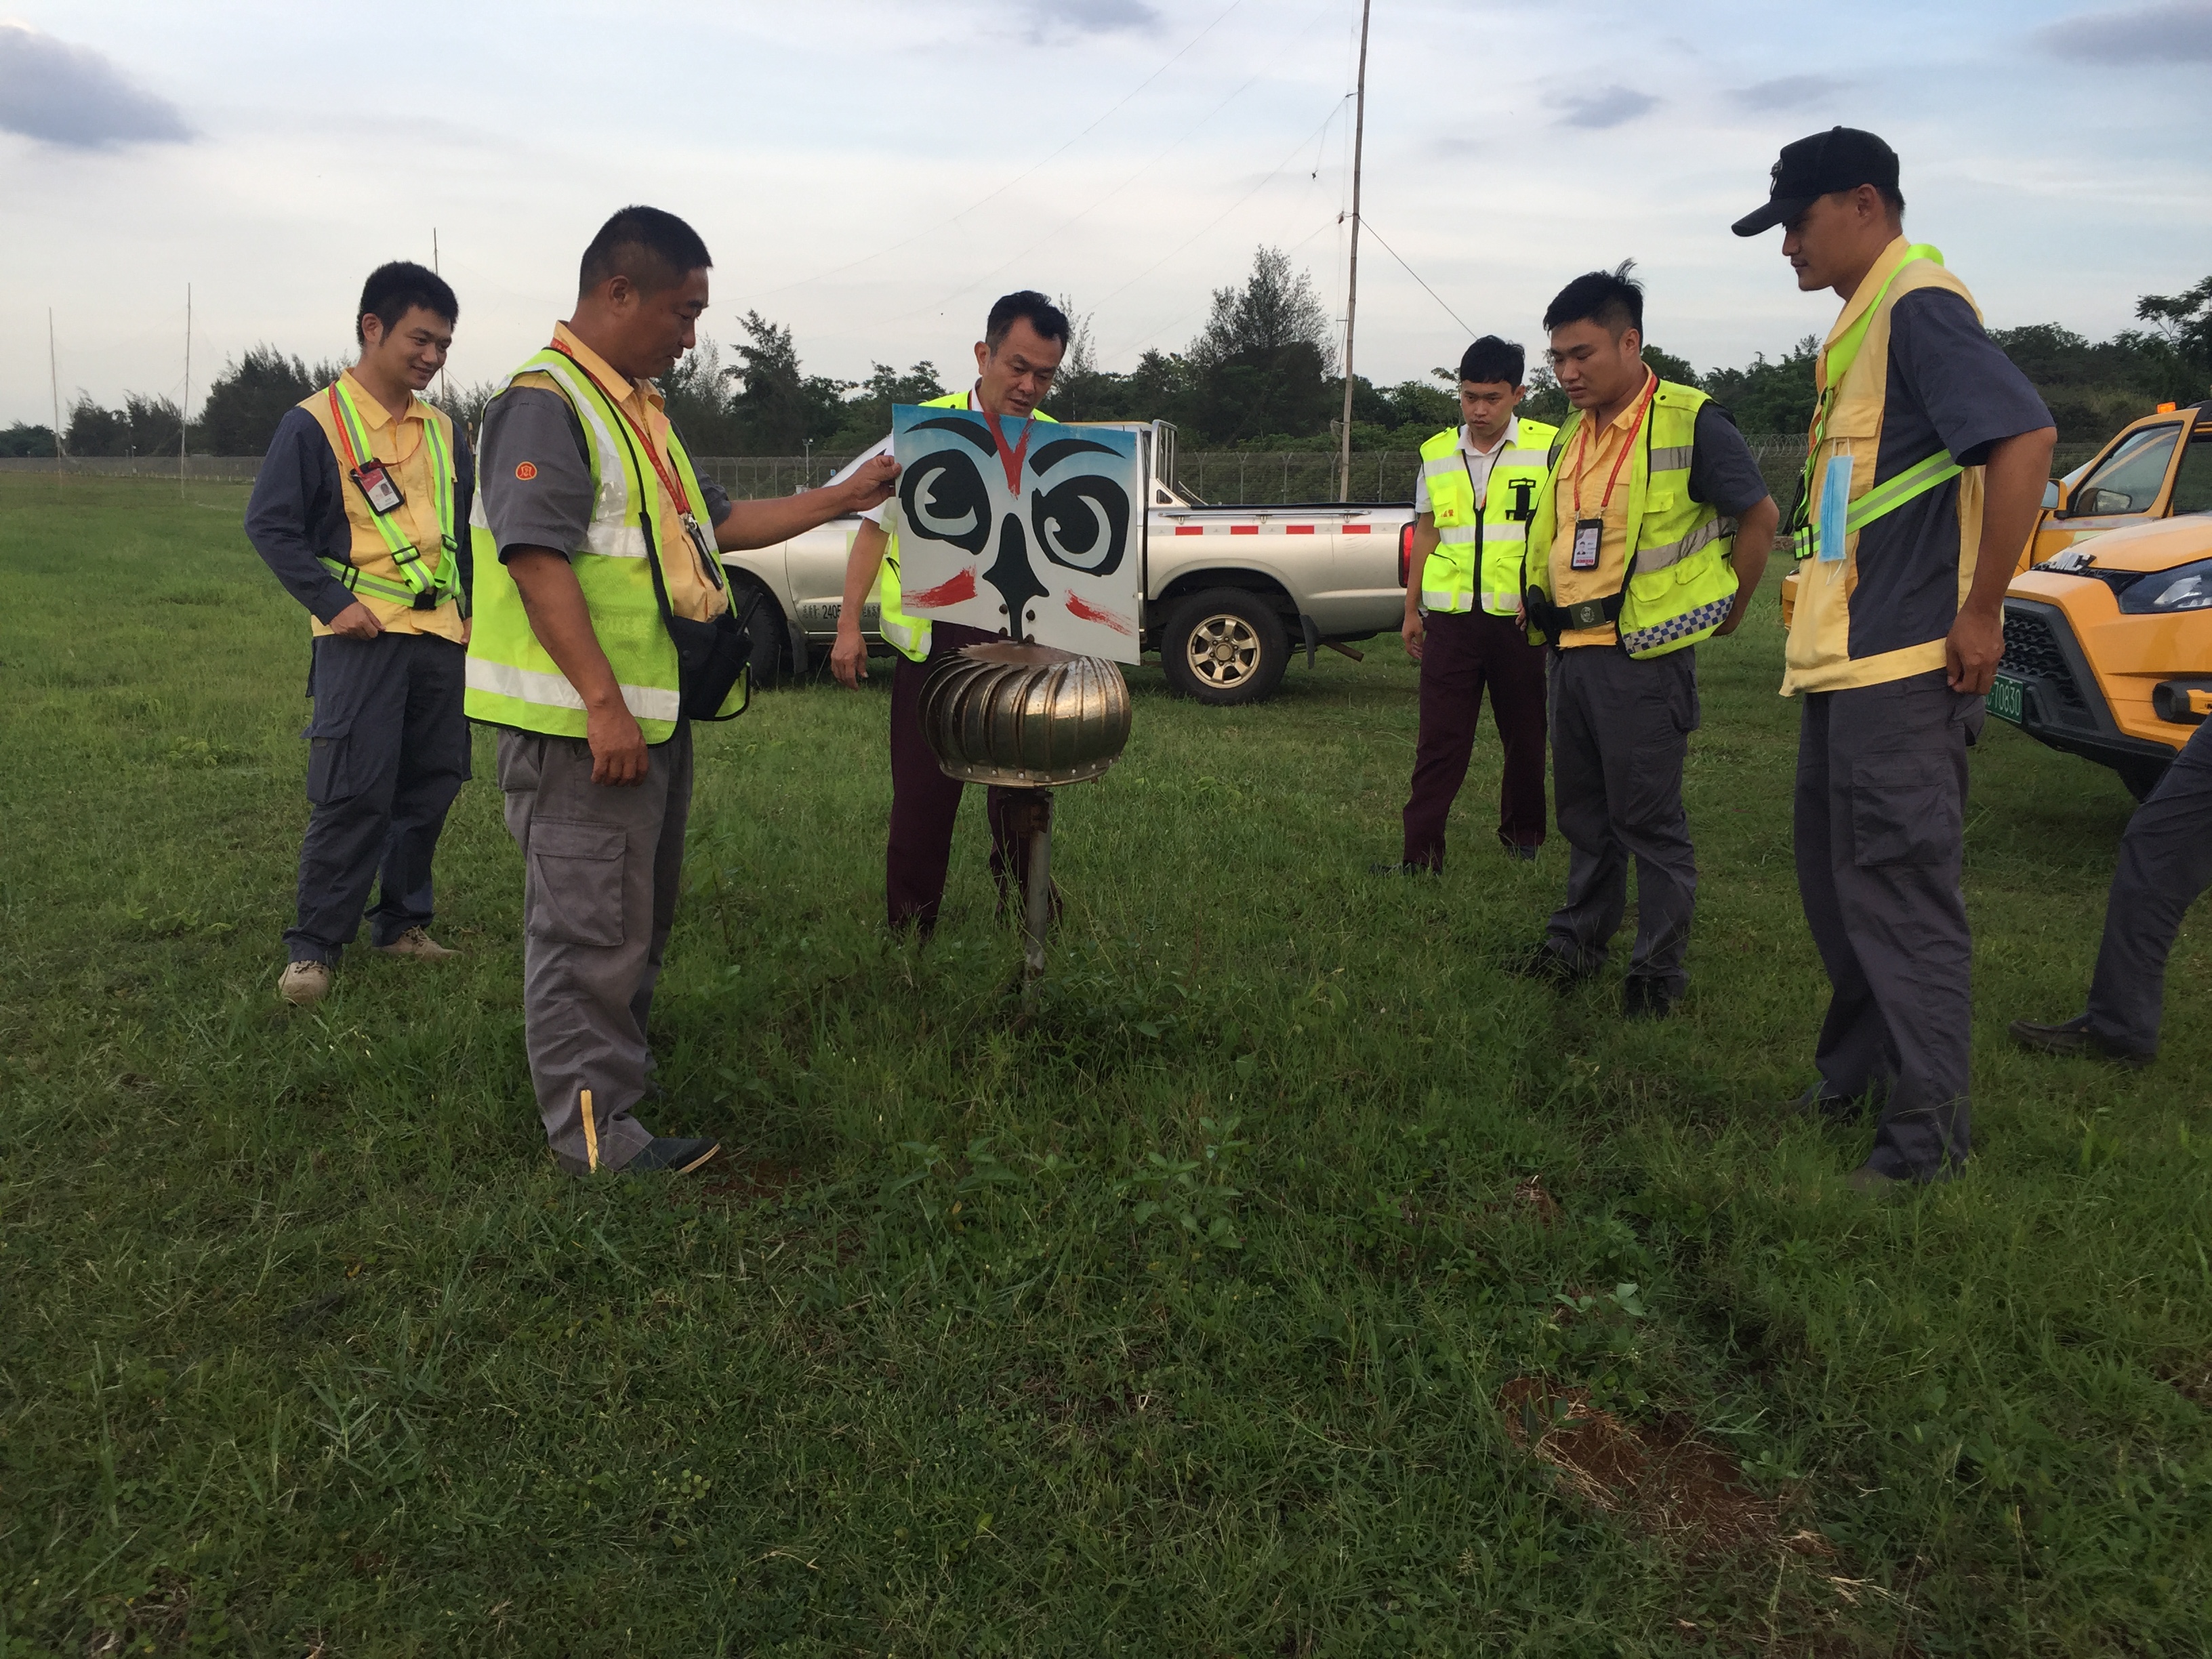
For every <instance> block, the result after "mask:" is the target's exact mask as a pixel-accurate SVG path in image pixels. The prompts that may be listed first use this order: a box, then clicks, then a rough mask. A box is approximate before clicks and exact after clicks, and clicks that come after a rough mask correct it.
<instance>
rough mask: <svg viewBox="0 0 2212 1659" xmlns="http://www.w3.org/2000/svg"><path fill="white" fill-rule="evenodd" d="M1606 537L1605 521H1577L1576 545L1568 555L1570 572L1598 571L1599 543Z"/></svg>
mask: <svg viewBox="0 0 2212 1659" xmlns="http://www.w3.org/2000/svg"><path fill="white" fill-rule="evenodd" d="M1604 535H1605V520H1603V519H1577V520H1575V544H1574V549H1573V550H1572V551H1571V552H1570V553H1569V554H1568V555H1567V568H1568V569H1570V570H1595V569H1596V568H1597V550H1598V543H1599V542H1600V540H1601V538H1603V537H1604Z"/></svg>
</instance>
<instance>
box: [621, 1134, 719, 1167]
mask: <svg viewBox="0 0 2212 1659" xmlns="http://www.w3.org/2000/svg"><path fill="white" fill-rule="evenodd" d="M721 1150H722V1143H721V1142H720V1141H719V1140H708V1139H704V1138H703V1137H699V1136H691V1135H655V1136H653V1139H651V1140H649V1141H647V1142H646V1144H645V1150H644V1151H643V1152H640V1153H639V1154H638V1155H637V1156H636V1157H635V1158H632V1159H630V1161H629V1163H627V1164H623V1166H622V1173H623V1174H624V1175H690V1173H691V1171H692V1170H696V1169H697V1168H698V1167H699V1166H700V1165H701V1164H704V1163H705V1162H706V1161H707V1160H708V1158H712V1157H714V1154H715V1153H717V1152H720V1151H721Z"/></svg>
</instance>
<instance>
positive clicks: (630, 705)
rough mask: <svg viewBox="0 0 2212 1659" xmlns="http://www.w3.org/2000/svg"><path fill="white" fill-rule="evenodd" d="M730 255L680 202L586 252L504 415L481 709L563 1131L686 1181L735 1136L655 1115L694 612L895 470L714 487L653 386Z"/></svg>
mask: <svg viewBox="0 0 2212 1659" xmlns="http://www.w3.org/2000/svg"><path fill="white" fill-rule="evenodd" d="M712 263H713V262H712V261H711V260H710V259H709V258H708V254H707V246H706V244H705V243H704V242H702V240H700V239H699V235H698V233H697V232H696V231H694V230H693V229H692V228H691V227H690V226H689V225H687V224H685V223H684V221H683V220H681V219H679V218H678V217H677V216H675V215H674V214H672V213H664V212H662V211H660V210H659V209H657V208H649V207H632V208H625V209H623V210H622V211H621V212H619V213H617V214H616V215H615V216H614V217H612V218H611V219H610V220H608V221H607V222H606V223H605V225H604V226H602V227H601V228H600V230H599V234H598V235H597V236H595V237H594V238H592V245H591V246H589V247H588V248H586V250H585V252H584V259H583V267H582V270H581V273H580V280H579V283H578V289H579V292H578V295H577V299H576V310H575V314H574V316H572V317H571V318H570V319H568V321H567V322H566V323H563V324H561V325H557V326H556V328H555V329H554V331H553V339H552V343H550V345H548V346H547V347H546V348H545V349H544V350H542V351H540V352H538V354H537V355H536V356H533V357H532V358H531V359H530V360H529V361H528V362H526V363H525V364H524V365H523V366H522V368H520V369H519V370H518V371H517V372H516V373H515V374H513V376H511V377H510V378H509V379H508V380H507V384H506V386H504V387H502V388H501V391H500V392H499V394H498V395H497V396H495V398H493V399H492V400H491V402H490V403H489V404H487V405H486V406H485V409H484V417H483V436H482V441H481V445H480V451H481V453H480V457H479V465H478V471H477V478H478V484H479V489H478V494H477V502H478V511H477V516H476V519H475V521H474V525H473V534H474V537H475V540H476V549H477V559H476V568H477V617H476V631H475V635H474V637H473V638H472V639H471V641H470V645H469V661H468V712H469V715H470V718H471V719H472V720H482V721H484V722H485V723H487V724H489V725H495V726H501V727H502V728H504V729H503V730H501V732H500V734H499V786H500V788H501V790H502V791H504V792H505V793H506V797H507V829H508V830H509V831H510V832H511V833H512V834H513V836H514V839H515V842H516V843H517V845H519V846H520V848H521V849H522V855H523V864H524V878H523V899H522V921H523V945H522V976H523V983H522V999H523V1029H524V1040H525V1042H526V1046H527V1048H528V1051H529V1054H530V1076H531V1082H532V1085H533V1086H534V1087H535V1089H536V1091H537V1095H538V1115H539V1117H540V1119H541V1120H542V1121H543V1122H544V1126H545V1136H546V1139H547V1140H548V1142H549V1143H550V1145H551V1146H552V1149H553V1155H554V1158H555V1159H556V1162H557V1163H558V1164H560V1166H561V1168H562V1169H563V1170H567V1171H568V1173H570V1174H572V1175H584V1174H587V1173H591V1172H593V1171H597V1170H632V1171H641V1172H652V1171H665V1172H676V1173H681V1172H684V1171H688V1170H696V1169H697V1168H698V1167H699V1166H700V1165H701V1164H704V1163H705V1162H706V1161H707V1160H708V1158H712V1157H713V1156H714V1152H715V1151H716V1150H717V1147H716V1143H715V1141H714V1139H713V1138H712V1137H711V1136H687V1135H655V1134H653V1133H652V1132H651V1131H650V1130H648V1129H647V1128H646V1127H645V1126H644V1125H643V1124H641V1123H640V1122H639V1121H638V1120H637V1117H636V1115H635V1113H636V1107H637V1104H638V1103H639V1101H640V1100H641V1099H642V1098H643V1097H644V1096H645V1094H646V1092H647V1089H648V1087H649V1086H650V1084H649V1073H651V1071H652V1069H653V1059H652V1055H651V1053H650V1051H649V1050H648V1049H647V1042H646V1038H647V1016H648V1015H649V1014H650V1012H651V1011H652V1006H653V986H654V983H655V981H657V980H658V979H659V974H660V963H661V955H662V952H663V951H664V950H665V948H666V945H667V943H668V933H669V928H670V926H671V923H672V922H673V921H674V920H675V915H676V893H677V888H678V883H679V881H680V879H681V877H682V872H683V863H684V821H685V818H686V816H687V814H688V812H689V810H690V799H691V732H690V725H689V723H688V721H687V719H686V715H685V712H684V707H685V705H684V689H685V688H684V680H683V677H682V674H681V672H680V671H679V669H678V658H677V650H676V646H675V643H674V639H673V635H674V633H675V632H676V631H677V630H676V623H677V621H678V619H680V620H682V621H684V622H685V623H709V622H712V621H714V619H715V618H716V617H720V616H723V615H724V614H725V613H726V611H728V608H729V603H730V600H729V588H728V583H727V580H726V578H725V576H724V574H723V572H722V569H721V566H720V561H719V559H718V558H717V557H716V556H715V550H716V549H718V548H721V549H732V550H734V549H738V548H746V547H763V546H766V545H768V544H770V543H774V542H781V541H785V540H787V539H789V538H791V537H793V536H795V535H798V534H799V533H800V532H802V531H805V530H810V529H811V528H813V527H814V526H816V525H818V524H822V523H823V522H825V521H826V520H829V519H831V518H834V517H836V515H837V514H839V513H856V512H859V511H860V510H861V509H862V508H865V507H872V506H874V505H875V504H876V503H877V502H878V501H881V500H882V499H883V498H884V495H885V494H886V493H887V492H888V491H889V489H890V487H891V481H892V479H893V477H895V476H896V472H897V470H898V469H897V466H896V464H895V463H891V462H883V463H879V464H878V465H873V466H871V467H867V468H865V469H863V470H862V471H860V472H859V473H858V474H856V475H855V476H854V477H853V478H852V479H850V480H848V482H847V483H843V484H842V485H840V486H838V487H836V488H835V489H816V490H810V491H807V492H806V493H805V494H803V495H787V496H781V497H779V498H776V499H774V500H769V501H738V502H732V501H731V500H730V499H729V497H728V496H726V495H724V494H723V493H722V491H720V489H715V488H714V486H713V485H711V484H705V483H702V482H701V480H700V478H699V476H698V473H697V471H696V470H695V469H694V468H693V466H692V465H691V458H690V455H689V453H686V451H685V449H684V442H683V440H682V439H681V438H680V437H678V435H677V434H676V431H675V429H674V428H672V427H671V425H670V424H669V422H668V417H667V415H666V414H665V412H664V410H663V408H662V404H661V397H660V393H659V390H658V389H657V388H656V387H655V386H653V380H654V378H655V377H657V376H659V375H663V374H666V373H668V371H669V370H670V369H671V368H674V367H675V366H676V363H677V361H678V359H679V358H680V357H681V356H683V355H684V352H686V351H688V350H690V349H691V348H692V345H693V343H694V338H695V329H694V325H695V324H696V322H697V320H698V317H699V313H701V312H702V311H704V310H705V309H706V307H707V273H708V269H709V267H710V266H711V264H712ZM743 684H744V682H743V681H742V680H741V681H740V682H739V689H740V690H741V689H742V687H743ZM737 699H738V692H735V691H733V692H732V694H731V697H730V698H729V699H727V700H726V701H725V702H723V703H722V704H721V705H720V708H718V710H717V711H716V712H717V715H718V716H726V714H729V713H731V712H734V711H733V709H732V703H733V702H736V701H737Z"/></svg>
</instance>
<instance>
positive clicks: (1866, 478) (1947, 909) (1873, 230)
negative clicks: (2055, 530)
mask: <svg viewBox="0 0 2212 1659" xmlns="http://www.w3.org/2000/svg"><path fill="white" fill-rule="evenodd" d="M1904 215H1905V198H1904V197H1903V196H1901V195H1900V194H1899V191H1898V167H1897V155H1896V153H1895V152H1894V151H1893V150H1892V149H1890V148H1889V146H1888V145H1887V144H1886V143H1883V142H1882V141H1881V139H1879V138H1877V137H1875V136H1874V135H1873V134H1872V133H1870V132H1861V131H1857V130H1856V129H1854V128H1850V127H1837V128H1835V129H1833V130H1832V131H1828V132H1825V133H1818V134H1815V135H1814V137H1809V138H1801V139H1800V140H1798V141H1797V142H1796V143H1794V144H1790V145H1788V146H1787V147H1785V148H1784V150H1783V152H1782V157H1781V160H1780V161H1777V162H1776V163H1775V166H1774V170H1773V173H1772V174H1771V197H1770V199H1769V200H1768V202H1767V204H1766V205H1765V207H1763V208H1761V209H1759V210H1758V211H1757V212H1755V213H1752V214H1749V215H1747V216H1745V217H1744V218H1742V219H1740V220H1738V221H1737V222H1736V223H1735V234H1737V235H1739V236H1755V235H1757V234H1759V233H1760V232H1761V231H1764V230H1767V229H1769V228H1772V227H1773V226H1776V225H1780V226H1782V227H1784V234H1783V240H1782V252H1783V257H1784V258H1787V259H1788V260H1789V261H1790V265H1791V266H1792V267H1793V268H1794V269H1795V270H1796V274H1797V286H1798V288H1799V289H1801V290H1802V291H1804V292H1806V293H1811V292H1813V291H1814V290H1815V289H1833V290H1834V291H1835V293H1836V295H1837V296H1838V298H1839V299H1841V300H1842V301H1844V310H1843V314H1842V315H1841V316H1840V317H1839V318H1838V319H1837V320H1836V325H1835V326H1834V327H1833V328H1832V329H1831V330H1830V331H1829V333H1828V337H1827V341H1826V343H1825V344H1824V345H1823V346H1822V348H1821V350H1820V360H1819V362H1818V365H1817V366H1816V368H1815V371H1814V386H1815V387H1816V389H1817V392H1818V398H1817V402H1816V404H1815V407H1814V416H1813V426H1812V432H1811V435H1810V443H1809V447H1808V455H1807V458H1806V462H1805V474H1804V480H1803V483H1802V488H1801V489H1800V490H1799V493H1798V501H1797V506H1796V511H1795V513H1793V514H1792V516H1791V520H1790V532H1791V535H1792V540H1793V545H1792V549H1791V550H1792V551H1793V552H1794V553H1795V555H1796V557H1797V558H1798V560H1799V564H1798V569H1797V576H1796V611H1795V614H1794V616H1793V617H1792V618H1791V622H1790V644H1789V649H1788V653H1787V658H1786V660H1787V669H1786V671H1785V672H1784V677H1783V682H1782V690H1783V693H1784V696H1790V695H1792V694H1794V693H1796V692H1800V691H1802V692H1803V693H1804V694H1805V704H1804V714H1803V718H1802V724H1801V726H1800V733H1799V739H1798V750H1797V788H1796V844H1797V886H1798V891H1799V893H1800V894H1801V895H1802V897H1803V899H1804V903H1805V919H1806V921H1807V923H1808V925H1809V926H1810V927H1811V928H1812V932H1813V939H1814V944H1815V945H1818V946H1819V947H1820V957H1821V960H1822V961H1823V963H1826V967H1827V969H1828V978H1829V981H1830V982H1831V984H1832V987H1833V994H1832V997H1831V999H1830V1000H1829V1004H1828V1012H1827V1018H1826V1021H1825V1022H1824V1023H1823V1024H1822V1026H1821V1028H1820V1042H1819V1045H1818V1047H1817V1048H1815V1050H1814V1064H1815V1065H1816V1066H1818V1067H1819V1069H1820V1081H1819V1082H1818V1083H1816V1084H1815V1085H1813V1087H1812V1088H1811V1089H1809V1090H1808V1091H1806V1094H1805V1096H1804V1097H1803V1099H1802V1102H1801V1104H1802V1105H1803V1106H1804V1107H1805V1108H1807V1109H1812V1110H1818V1111H1820V1112H1821V1113H1823V1114H1826V1115H1831V1116H1836V1117H1849V1116H1852V1115H1857V1114H1858V1113H1860V1112H1863V1111H1864V1110H1866V1109H1869V1108H1870V1107H1876V1106H1878V1107H1879V1108H1880V1109H1881V1122H1880V1127H1878V1128H1877V1129H1876V1131H1875V1142H1874V1150H1873V1152H1871V1153H1869V1156H1868V1158H1867V1161H1866V1163H1865V1164H1863V1166H1862V1167H1861V1168H1860V1169H1858V1170H1855V1171H1854V1172H1853V1173H1852V1176H1851V1178H1850V1179H1851V1184H1852V1185H1853V1186H1854V1187H1857V1188H1861V1189H1863V1190H1868V1189H1872V1188H1879V1187H1883V1186H1887V1185H1888V1184H1889V1183H1890V1182H1896V1181H1936V1180H1941V1179H1943V1178H1944V1177H1946V1176H1948V1175H1949V1174H1950V1173H1952V1172H1953V1171H1954V1170H1956V1169H1957V1167H1958V1166H1959V1165H1960V1164H1962V1163H1964V1162H1965V1160H1966V1157H1967V1154H1968V1152H1970V1150H1971V1139H1970V1136H1969V1133H1968V1123H1967V1109H1966V1097H1967V1071H1968V1058H1969V1037H1970V1033H1971V1025H1972V994H1971V989H1970V982H1969V969H1970V968H1971V965H1972V941H1971V939H1970V938H1969V936H1968V933H1967V928H1966V901H1965V898H1964V896H1962V895H1961V893H1960V889H1959V874H1960V863H1961V860H1962V857H1963V852H1964V837H1965V831H1964V821H1965V814H1966V748H1967V745H1968V744H1971V743H1972V742H1973V740H1974V738H1975V736H1976V735H1977V734H1978V732H1980V730H1981V724H1982V698H1983V695H1984V693H1985V692H1987V691H1988V690H1989V688H1990V679H1991V678H1992V677H1993V676H1994V675H1995V674H1996V665H1997V659H1999V658H2000V657H2001V656H2002V655H2003V653H2004V621H2003V602H2004V591H2005V586H2006V584H2007V583H2008V582H2009V581H2010V580H2011V579H2012V574H2013V571H2014V568H2015V566H2016V564H2017V562H2018V560H2019V555H2020V550H2021V548H2022V547H2023V546H2024V545H2025V544H2026V543H2027V536H2028V532H2029V531H2030V529H2031V528H2032V527H2033V524H2034V521H2035V514H2036V505H2037V502H2038V501H2039V498H2040V496H2041V495H2042V491H2043V487H2044V483H2045V480H2046V479H2047V478H2048V477H2050V463H2051V445H2052V443H2053V442H2054V441H2055V440H2056V438H2057V433H2056V432H2055V430H2054V429H2053V428H2052V426H2051V415H2050V412H2049V411H2048V410H2045V408H2044V406H2043V401H2042V399H2041V398H2039V397H2037V396H2036V393H2035V389H2034V388H2033V386H2030V385H2029V384H2028V382H2027V377H2026V376H2024V375H2023V374H2021V372H2020V371H2019V370H2018V369H2017V368H2014V367H2013V365H2012V362H2010V360H2008V358H2007V357H2006V356H2005V355H2004V354H2003V353H2002V351H2000V350H1998V349H1997V348H1996V346H1995V345H1994V344H1992V343H1990V339H1989V337H1988V336H1987V335H1986V334H1984V332H1983V331H1982V325H1981V315H1980V313H1979V312H1978V310H1977V308H1976V307H1975V305H1974V301H1973V296H1972V295H1970V294H1969V293H1968V292H1967V291H1966V285H1965V284H1964V283H1961V282H1960V280H1959V279H1958V278H1957V277H1956V276H1953V275H1952V274H1951V273H1950V272H1949V271H1948V270H1945V269H1944V266H1943V258H1942V254H1940V253H1938V252H1936V250H1935V249H1934V248H1932V247H1929V246H1926V245H1924V244H1919V245H1916V244H1912V243H1909V242H1907V241H1906V240H1905V234H1904ZM1984 548H1986V549H1987V550H1988V556H1987V557H1980V556H1978V555H1979V554H1980V553H1981V552H1982V550H1984Z"/></svg>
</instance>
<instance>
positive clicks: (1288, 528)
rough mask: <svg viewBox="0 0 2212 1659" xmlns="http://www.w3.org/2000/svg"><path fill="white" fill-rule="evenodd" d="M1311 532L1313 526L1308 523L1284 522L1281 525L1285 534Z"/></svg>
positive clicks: (1308, 533) (1304, 534) (1306, 534)
mask: <svg viewBox="0 0 2212 1659" xmlns="http://www.w3.org/2000/svg"><path fill="white" fill-rule="evenodd" d="M1313 533H1314V527H1313V526H1311V525H1310V524H1286V525H1285V526H1283V534H1285V536H1310V535H1312V534H1313Z"/></svg>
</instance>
